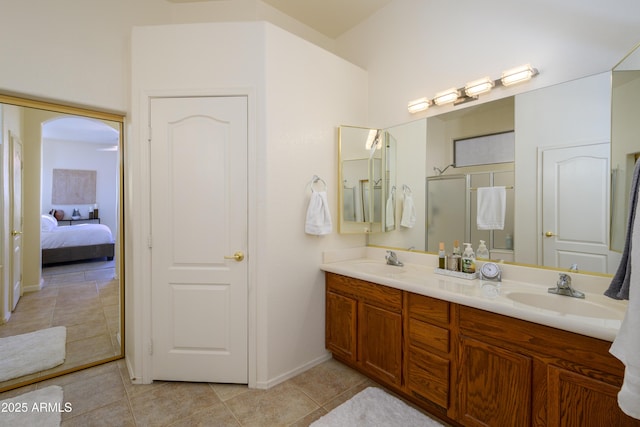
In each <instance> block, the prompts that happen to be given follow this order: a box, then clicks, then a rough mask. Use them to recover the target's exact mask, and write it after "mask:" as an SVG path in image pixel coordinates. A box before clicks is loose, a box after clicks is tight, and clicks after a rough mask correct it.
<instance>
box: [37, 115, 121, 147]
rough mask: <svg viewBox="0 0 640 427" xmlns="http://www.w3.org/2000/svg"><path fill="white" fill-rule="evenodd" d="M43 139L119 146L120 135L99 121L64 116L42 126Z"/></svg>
mask: <svg viewBox="0 0 640 427" xmlns="http://www.w3.org/2000/svg"><path fill="white" fill-rule="evenodd" d="M42 138H43V139H51V140H59V141H76V142H90V143H95V144H117V143H118V141H119V133H118V131H117V130H115V129H114V128H112V127H110V126H107V125H106V124H104V123H102V122H101V121H99V120H94V119H86V118H83V117H67V116H64V117H60V118H56V119H53V120H50V121H48V122H46V123H45V124H44V125H43V126H42Z"/></svg>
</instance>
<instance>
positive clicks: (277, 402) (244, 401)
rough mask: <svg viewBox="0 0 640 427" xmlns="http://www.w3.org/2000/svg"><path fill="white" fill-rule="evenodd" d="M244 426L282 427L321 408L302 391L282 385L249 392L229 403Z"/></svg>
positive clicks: (285, 384)
mask: <svg viewBox="0 0 640 427" xmlns="http://www.w3.org/2000/svg"><path fill="white" fill-rule="evenodd" d="M225 404H226V405H227V407H228V408H229V409H231V412H233V414H234V415H235V417H236V418H237V419H238V420H239V421H240V423H241V424H242V425H243V426H282V425H288V424H291V423H294V422H295V421H297V420H299V419H301V418H302V417H305V416H306V415H308V414H310V413H311V412H313V411H315V410H317V409H318V405H317V404H316V403H315V402H313V400H311V399H310V398H309V397H308V396H307V395H306V394H304V393H303V392H302V391H301V390H300V389H299V388H297V387H295V386H294V385H292V384H290V383H287V382H285V383H282V384H279V385H277V386H275V387H273V388H270V389H268V390H249V391H248V392H247V393H242V394H240V395H238V396H236V397H234V398H231V399H229V400H227V401H226V402H225Z"/></svg>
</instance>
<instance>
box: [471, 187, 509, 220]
mask: <svg viewBox="0 0 640 427" xmlns="http://www.w3.org/2000/svg"><path fill="white" fill-rule="evenodd" d="M477 195H478V212H477V217H476V223H477V227H478V230H502V229H504V216H505V212H506V210H507V190H506V188H505V187H480V188H478V194H477Z"/></svg>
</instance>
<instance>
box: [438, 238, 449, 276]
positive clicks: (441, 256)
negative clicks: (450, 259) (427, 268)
mask: <svg viewBox="0 0 640 427" xmlns="http://www.w3.org/2000/svg"><path fill="white" fill-rule="evenodd" d="M438 268H442V269H445V268H447V253H446V252H445V251H444V242H440V246H439V248H438Z"/></svg>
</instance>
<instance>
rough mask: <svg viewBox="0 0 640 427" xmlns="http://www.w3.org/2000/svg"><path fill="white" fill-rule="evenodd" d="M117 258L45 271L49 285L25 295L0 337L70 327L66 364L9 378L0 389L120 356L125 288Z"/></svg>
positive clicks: (44, 279)
mask: <svg viewBox="0 0 640 427" xmlns="http://www.w3.org/2000/svg"><path fill="white" fill-rule="evenodd" d="M114 275H115V269H114V262H113V261H110V262H109V261H94V262H88V263H73V264H65V265H62V264H61V265H55V266H52V267H47V268H44V269H43V271H42V277H43V282H44V283H43V288H42V289H41V290H40V291H38V292H28V293H25V294H24V295H23V296H22V297H21V298H20V301H18V305H17V306H16V309H15V310H14V312H13V314H12V315H11V318H10V319H9V321H8V322H7V323H5V324H3V325H0V338H1V337H7V336H12V335H18V334H24V333H28V332H33V331H37V330H39V329H44V328H48V327H52V326H66V327H67V354H66V358H65V362H64V363H63V364H62V365H59V366H56V367H54V368H52V369H50V370H47V371H45V372H43V373H38V374H33V375H29V376H25V377H21V378H19V379H15V380H8V381H4V382H1V383H0V388H4V387H5V386H8V385H11V384H15V383H17V382H22V381H24V380H28V379H32V378H36V377H38V376H39V375H41V374H50V373H52V372H60V371H63V370H66V369H69V368H71V367H75V366H82V365H84V364H87V363H90V362H94V361H96V360H102V359H106V358H109V357H113V356H116V355H119V354H120V344H119V342H118V336H117V333H118V331H119V325H120V289H119V286H118V283H119V282H118V280H117V279H115V278H114Z"/></svg>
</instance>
